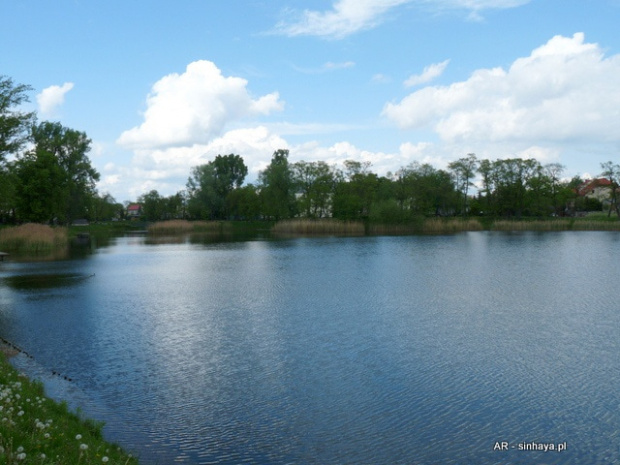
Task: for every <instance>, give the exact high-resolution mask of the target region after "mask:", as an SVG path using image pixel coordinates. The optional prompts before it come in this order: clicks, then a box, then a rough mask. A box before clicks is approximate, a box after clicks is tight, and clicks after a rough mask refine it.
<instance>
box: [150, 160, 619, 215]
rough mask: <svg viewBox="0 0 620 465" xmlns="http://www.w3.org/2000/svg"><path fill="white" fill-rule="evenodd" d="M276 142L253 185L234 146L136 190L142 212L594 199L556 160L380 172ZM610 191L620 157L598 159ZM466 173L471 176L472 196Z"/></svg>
mask: <svg viewBox="0 0 620 465" xmlns="http://www.w3.org/2000/svg"><path fill="white" fill-rule="evenodd" d="M288 157H289V152H288V150H276V151H275V152H274V154H273V156H272V159H271V162H270V164H269V165H268V166H267V168H266V169H265V170H264V171H262V172H261V173H260V174H259V176H258V182H257V183H256V184H247V185H243V181H244V179H245V177H246V175H247V172H248V168H247V166H246V165H245V163H244V161H243V158H242V157H241V156H240V155H236V154H229V155H217V156H216V157H215V158H214V160H212V161H210V162H208V163H206V164H204V165H200V166H196V167H194V168H192V169H191V173H190V176H189V179H188V181H187V185H186V187H187V189H186V190H184V191H181V192H178V193H177V194H175V195H173V196H170V197H162V196H160V195H159V194H158V192H157V191H155V190H153V191H151V192H149V193H148V194H145V195H143V196H141V197H140V198H139V202H140V203H141V205H142V206H143V209H144V215H145V217H146V219H148V220H160V219H166V218H188V219H203V220H230V219H237V220H272V221H278V220H282V219H287V218H296V217H304V218H324V217H331V218H337V219H341V220H362V221H370V222H375V223H385V224H406V223H408V222H411V221H415V220H416V219H418V218H421V217H429V216H471V215H477V216H481V215H485V216H491V217H507V218H522V217H549V216H566V215H571V214H574V213H575V212H576V211H587V210H601V209H602V208H603V205H602V203H601V201H600V200H598V199H596V198H586V197H583V196H579V195H578V188H579V187H580V186H581V185H582V184H583V181H582V180H581V179H580V178H579V177H574V178H572V179H570V180H565V179H563V177H562V175H563V173H564V167H563V166H562V165H561V164H558V163H550V164H546V165H543V164H541V163H540V162H538V161H536V160H531V159H527V160H524V159H520V158H509V159H498V160H494V161H491V160H487V159H482V160H479V159H478V158H477V157H476V155H475V154H468V155H467V156H465V157H463V158H460V159H458V160H456V161H454V162H452V163H450V164H449V165H448V168H447V169H446V170H443V169H437V168H435V167H433V166H431V165H430V164H419V163H415V162H414V163H412V164H410V165H408V166H406V167H403V168H401V169H400V170H398V171H397V172H395V173H388V174H387V175H386V176H379V175H377V174H376V173H373V172H372V171H371V169H370V168H371V164H370V163H368V162H359V161H353V160H347V161H345V162H344V163H343V164H342V166H335V165H329V164H327V163H325V162H323V161H314V162H306V161H299V162H295V163H291V162H289V159H288ZM602 169H603V172H602V176H605V177H606V178H607V179H608V180H609V182H610V185H611V186H612V187H613V188H612V189H610V199H609V201H608V206H609V210H608V213H609V214H611V212H612V211H614V212H615V213H618V204H617V202H616V200H615V196H616V192H617V188H618V180H619V179H620V165H617V164H613V163H612V162H608V163H604V164H602ZM474 179H479V187H478V189H477V193H476V194H475V195H472V190H473V188H474Z"/></svg>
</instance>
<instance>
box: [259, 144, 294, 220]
mask: <svg viewBox="0 0 620 465" xmlns="http://www.w3.org/2000/svg"><path fill="white" fill-rule="evenodd" d="M288 155H289V152H288V150H285V149H279V150H276V151H275V152H274V153H273V156H272V158H271V163H270V164H269V166H268V167H267V168H265V170H264V171H262V172H261V173H260V174H259V182H260V199H261V209H262V211H263V214H264V215H265V216H266V217H268V218H271V219H274V220H276V221H278V220H281V219H285V218H291V217H292V216H294V215H295V186H294V182H293V173H292V170H291V167H290V165H289V162H288Z"/></svg>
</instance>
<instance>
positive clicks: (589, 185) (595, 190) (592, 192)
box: [577, 178, 611, 202]
mask: <svg viewBox="0 0 620 465" xmlns="http://www.w3.org/2000/svg"><path fill="white" fill-rule="evenodd" d="M610 190H611V181H610V180H609V179H606V178H598V179H588V180H587V181H585V182H584V183H582V184H581V185H580V186H579V187H578V188H577V194H578V195H579V197H586V198H589V199H592V198H593V199H596V200H598V201H599V202H604V201H605V200H608V199H609V197H610V194H611V192H610Z"/></svg>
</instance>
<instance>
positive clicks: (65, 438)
mask: <svg viewBox="0 0 620 465" xmlns="http://www.w3.org/2000/svg"><path fill="white" fill-rule="evenodd" d="M102 426H103V425H102V424H100V423H97V422H94V421H92V420H84V419H82V418H80V417H79V416H78V415H76V414H74V413H73V412H71V411H69V409H68V407H67V404H66V403H64V402H63V403H58V402H55V401H53V400H51V399H49V398H46V397H45V395H44V392H43V385H42V384H41V383H40V382H37V381H30V380H29V379H28V378H26V377H25V376H23V375H20V374H19V373H18V372H17V370H15V368H13V367H12V366H11V365H10V364H9V363H8V362H7V360H6V358H5V356H4V354H0V464H22V463H23V464H29V463H30V464H41V465H46V464H50V465H51V464H55V465H65V464H66V465H76V464H102V463H107V464H110V465H112V464H114V465H116V464H122V465H129V464H137V463H138V461H137V459H136V458H134V457H132V456H131V455H130V454H127V453H125V452H124V451H123V450H122V449H121V448H119V447H118V446H116V445H114V444H110V443H108V442H106V441H105V440H104V439H103V438H102V435H101V428H102Z"/></svg>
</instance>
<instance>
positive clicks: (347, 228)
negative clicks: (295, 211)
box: [271, 218, 366, 236]
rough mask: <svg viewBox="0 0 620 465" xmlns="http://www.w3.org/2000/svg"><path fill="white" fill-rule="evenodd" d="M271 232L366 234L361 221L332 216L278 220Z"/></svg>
mask: <svg viewBox="0 0 620 465" xmlns="http://www.w3.org/2000/svg"><path fill="white" fill-rule="evenodd" d="M271 233H272V234H276V235H280V236H282V235H309V236H314V235H343V236H351V235H355V236H363V235H364V234H366V229H365V227H364V223H362V222H361V221H341V220H335V219H332V218H322V219H305V218H304V219H294V220H282V221H278V222H277V223H276V224H275V225H274V226H273V227H272V228H271Z"/></svg>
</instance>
